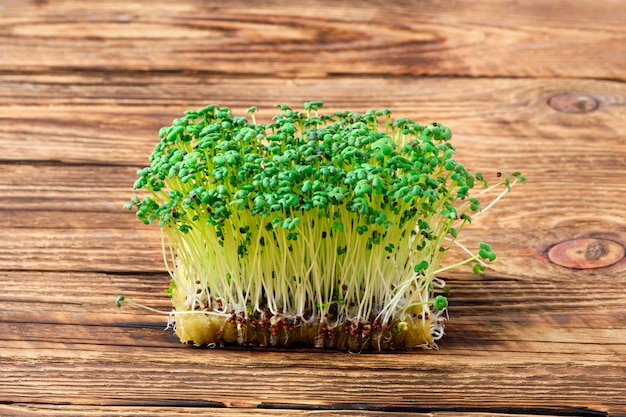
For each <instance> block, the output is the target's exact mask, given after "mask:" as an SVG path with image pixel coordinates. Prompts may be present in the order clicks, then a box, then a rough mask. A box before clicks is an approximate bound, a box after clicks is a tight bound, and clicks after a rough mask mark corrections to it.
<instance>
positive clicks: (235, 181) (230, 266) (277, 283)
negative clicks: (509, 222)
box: [117, 101, 524, 337]
mask: <svg viewBox="0 0 626 417" xmlns="http://www.w3.org/2000/svg"><path fill="white" fill-rule="evenodd" d="M322 105H323V103H322V102H318V101H314V102H308V103H305V104H304V111H297V110H294V109H292V108H290V107H289V106H286V105H278V107H279V108H280V112H279V113H278V114H276V115H275V116H274V118H273V119H272V121H271V122H270V123H265V124H263V123H257V122H256V120H255V118H254V113H255V112H256V111H257V109H256V107H250V108H248V109H247V110H246V113H247V114H249V115H250V116H251V117H252V121H249V120H248V119H247V118H246V117H240V116H234V115H233V113H232V112H231V110H230V109H229V108H225V107H220V106H218V105H214V104H213V105H209V106H206V107H204V108H202V109H199V110H195V111H187V112H185V114H184V116H183V117H181V118H179V119H176V120H174V121H173V124H172V125H171V126H169V127H164V128H162V129H161V130H160V138H161V141H160V142H159V143H158V144H157V145H156V147H155V148H154V151H153V153H152V155H151V156H150V159H149V161H150V165H149V166H147V167H145V168H142V169H140V170H139V171H138V172H137V174H138V178H137V180H136V181H135V184H134V188H135V189H143V190H144V191H145V192H146V193H147V195H146V196H145V197H143V198H140V197H133V198H132V199H131V201H130V202H128V203H127V204H126V205H125V207H126V208H127V209H131V210H135V211H136V215H137V217H138V218H139V220H141V221H142V222H143V223H145V224H149V223H157V224H158V225H159V226H160V227H161V228H162V229H163V231H164V233H165V234H166V236H167V240H168V242H169V245H170V249H169V252H170V253H171V258H172V260H171V262H172V265H173V268H172V271H171V277H172V285H171V287H170V289H169V292H168V293H169V294H170V295H171V294H172V292H173V291H175V290H178V291H183V292H184V294H185V296H186V300H187V303H186V305H187V307H188V309H189V311H190V312H194V311H197V312H198V313H206V312H207V311H211V312H214V313H216V314H223V315H228V314H230V312H235V314H237V315H240V316H243V317H252V316H255V315H256V316H267V317H279V316H280V317H289V318H290V319H291V320H296V321H297V322H299V323H312V322H315V323H333V322H334V323H360V325H363V324H371V323H377V324H378V325H380V326H386V325H389V324H390V323H392V322H394V323H396V324H395V327H394V329H396V330H394V331H396V332H400V333H402V332H403V331H405V330H406V326H408V324H407V323H406V322H405V321H399V322H398V320H404V319H403V317H405V316H407V314H409V313H411V314H412V315H413V316H416V315H417V313H416V310H415V309H416V308H418V312H419V317H429V316H434V317H437V318H440V317H441V314H442V313H443V311H444V310H446V308H447V306H448V301H447V299H446V298H445V296H444V295H442V294H441V292H442V287H443V283H442V281H440V280H438V279H437V278H436V274H439V273H441V272H443V271H446V270H448V269H450V268H454V267H457V266H460V265H463V264H466V263H471V264H473V271H474V272H475V273H482V272H483V271H484V267H485V266H486V265H487V264H486V263H487V262H491V261H493V260H495V258H496V255H495V253H494V252H493V251H492V249H491V248H490V247H489V245H487V244H486V243H481V244H480V246H479V248H478V252H477V253H476V254H474V253H473V252H472V251H470V250H469V249H467V248H465V247H463V249H464V250H465V251H466V252H467V253H468V258H467V259H465V260H463V261H461V262H459V263H457V264H455V265H451V266H446V267H442V263H443V260H444V258H445V256H446V253H447V252H448V250H449V248H450V247H451V246H452V245H453V244H455V243H456V239H457V236H458V234H459V233H460V232H461V230H462V229H463V227H464V226H465V225H466V224H467V223H469V222H471V219H472V216H475V215H477V214H479V213H481V202H480V200H479V198H481V197H482V196H483V195H485V194H486V193H488V192H489V191H491V190H493V189H496V188H503V189H504V191H503V193H504V192H507V191H508V190H509V189H510V187H511V186H512V185H513V184H514V183H516V182H517V181H523V180H524V178H523V176H522V175H521V174H519V173H514V174H513V175H512V176H508V175H506V174H503V175H502V176H501V177H500V179H499V182H498V183H497V184H494V185H489V184H488V182H487V180H485V179H484V178H483V176H482V175H481V174H480V173H475V174H472V173H470V172H469V171H468V170H467V169H466V168H465V167H464V166H463V165H462V164H460V163H459V162H457V161H455V160H454V159H453V156H454V154H455V149H454V147H453V146H452V145H451V143H450V138H451V136H452V133H451V131H450V129H449V128H448V127H446V126H443V125H441V124H439V123H436V122H433V123H428V124H418V123H415V122H413V121H412V120H411V119H408V118H397V119H395V120H394V119H392V112H391V111H390V110H388V109H383V110H368V111H366V112H365V113H362V114H360V113H355V112H350V111H343V112H336V113H333V114H321V113H320V112H319V110H320V109H321V108H322ZM475 187H482V191H480V192H478V193H473V192H472V190H473V189H474V188H475ZM500 197H501V196H498V197H497V198H496V201H497V199H499V198H500ZM494 202H495V201H494ZM490 207H491V204H489V205H488V206H486V208H490ZM121 301H123V298H122V299H121V300H119V299H118V302H117V303H118V305H119V303H120V302H121ZM441 321H442V320H435V321H434V322H433V323H434V325H433V333H434V334H436V335H437V336H438V337H440V336H441V335H442V334H443V328H442V325H441ZM397 323H400V324H397ZM320 332H321V330H320ZM322 336H323V335H322Z"/></svg>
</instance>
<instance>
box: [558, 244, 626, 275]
mask: <svg viewBox="0 0 626 417" xmlns="http://www.w3.org/2000/svg"><path fill="white" fill-rule="evenodd" d="M625 253H626V251H625V249H624V246H623V245H622V244H621V243H618V242H615V241H613V240H609V239H600V238H580V239H571V240H565V241H563V242H560V243H557V244H555V245H554V246H552V247H551V248H550V249H549V250H548V259H549V260H550V262H552V263H554V264H556V265H559V266H563V267H565V268H572V269H593V268H604V267H607V266H611V265H614V264H616V263H617V262H619V261H621V260H622V259H623V258H624V256H625Z"/></svg>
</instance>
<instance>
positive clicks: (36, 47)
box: [0, 0, 626, 80]
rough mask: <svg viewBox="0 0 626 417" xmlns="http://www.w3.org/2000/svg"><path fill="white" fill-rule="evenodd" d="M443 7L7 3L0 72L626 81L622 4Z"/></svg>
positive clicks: (116, 0)
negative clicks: (444, 76)
mask: <svg viewBox="0 0 626 417" xmlns="http://www.w3.org/2000/svg"><path fill="white" fill-rule="evenodd" d="M446 6H447V7H441V5H440V3H438V2H436V1H426V2H420V4H419V5H415V4H414V3H413V2H407V1H402V2H394V3H392V4H390V3H388V2H369V3H368V7H363V6H362V4H361V3H360V2H356V1H349V2H342V4H341V5H337V4H336V3H335V2H330V1H325V2H300V3H298V4H297V5H296V4H286V3H284V2H280V1H273V2H264V3H263V4H255V5H254V7H250V5H249V4H248V3H246V2H242V1H237V2H229V3H228V4H215V3H212V4H207V5H202V4H198V3H197V2H191V1H180V2H177V3H175V4H172V3H171V2H167V1H164V0H160V1H152V2H150V3H147V2H142V1H133V2H124V1H120V0H107V1H102V2H99V3H98V8H97V9H94V8H92V7H87V6H86V5H85V4H84V3H83V2H79V1H62V2H46V1H43V2H41V1H37V2H31V3H26V4H24V3H23V2H21V1H16V0H13V1H8V2H7V1H5V2H4V4H3V19H2V22H1V23H0V35H1V36H2V39H3V41H2V43H3V45H2V47H3V56H4V57H5V59H3V60H2V63H1V64H0V70H2V71H18V72H19V71H22V72H23V71H41V70H46V71H47V70H49V69H78V70H93V69H97V70H100V69H105V70H111V71H118V70H124V71H129V70H132V71H148V70H150V71H155V70H156V71H166V72H167V71H169V72H171V71H175V72H196V71H200V72H207V73H226V74H261V75H275V76H281V77H306V76H326V75H336V74H363V75H366V74H395V75H399V74H411V75H424V74H427V75H437V76H439V75H454V76H472V77H494V76H511V77H525V76H531V77H551V76H559V77H580V78H612V79H620V80H624V79H625V78H626V73H625V71H624V67H623V62H624V56H625V55H624V54H625V46H624V45H625V44H626V42H624V40H625V39H626V32H625V31H624V28H623V22H624V20H626V8H625V7H624V5H623V4H622V3H620V2H610V1H601V2H598V1H590V0H585V1H577V2H576V3H572V2H569V1H566V0H559V1H552V2H550V4H546V3H545V2H542V1H540V0H533V1H527V2H524V3H523V4H520V3H517V2H507V3H501V2H487V1H485V2H478V3H476V2H471V3H469V2H463V1H455V2H449V3H447V4H446ZM164 11H165V12H164Z"/></svg>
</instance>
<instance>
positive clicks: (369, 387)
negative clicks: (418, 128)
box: [0, 0, 626, 417]
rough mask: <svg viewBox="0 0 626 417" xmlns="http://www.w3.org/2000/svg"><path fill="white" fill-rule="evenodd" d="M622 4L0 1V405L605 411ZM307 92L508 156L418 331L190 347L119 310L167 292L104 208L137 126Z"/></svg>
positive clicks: (625, 218)
mask: <svg viewBox="0 0 626 417" xmlns="http://www.w3.org/2000/svg"><path fill="white" fill-rule="evenodd" d="M625 23H626V3H625V2H621V1H611V0H594V1H585V0H577V1H570V0H552V1H549V0H529V1H519V2H516V1H496V0H475V1H445V2H444V1H435V0H427V1H368V2H360V1H353V0H350V1H344V2H330V1H321V2H320V1H315V2H313V1H310V2H286V1H284V2H279V1H273V2H265V1H262V2H244V1H229V2H214V1H207V2H202V1H193V0H178V1H176V2H171V1H164V0H154V1H138V0H125V1H121V0H120V1H110V0H100V1H97V2H86V1H77V0H75V1H55V0H49V1H46V0H31V1H24V0H19V1H18V0H0V169H1V173H2V174H1V175H0V226H1V227H0V288H1V291H0V415H3V416H30V415H40V414H46V415H68V416H69V415H162V416H166V415H167V416H169V415H216V416H243V415H259V416H283V415H298V416H305V415H320V416H339V415H348V416H351V415H361V416H374V415H398V416H405V417H406V416H418V415H436V416H442V417H443V416H446V417H448V416H470V415H474V416H485V415H518V416H522V415H525V416H536V415H554V416H557V415H558V416H603V415H626V381H625V380H626V261H625V260H624V256H623V250H624V246H625V245H626V213H625V205H626V204H625V203H626V194H625V193H626V84H625V82H626V29H625ZM314 99H320V100H324V101H325V102H326V106H325V107H326V108H328V109H348V108H349V109H351V110H366V109H368V108H382V107H390V108H393V109H394V110H395V112H396V113H397V114H398V115H404V116H409V117H412V118H414V119H416V120H420V121H431V120H437V121H440V122H443V123H445V124H447V125H448V126H450V127H451V128H452V129H453V132H454V134H455V138H454V141H455V142H454V143H455V144H456V147H457V149H458V151H459V152H458V156H459V159H460V160H461V161H462V162H463V163H464V164H465V165H466V166H467V167H468V168H470V169H471V170H480V171H481V172H483V173H484V174H485V175H486V176H487V177H488V178H493V176H495V173H496V172H497V171H499V170H507V171H517V170H518V171H523V172H524V173H525V174H526V175H527V178H528V184H527V185H526V186H523V187H519V188H517V189H515V190H514V192H513V193H511V194H509V195H507V197H506V198H505V199H504V200H502V201H501V202H500V203H499V205H498V206H496V208H495V209H494V210H493V211H490V213H489V214H488V215H485V216H484V217H480V218H477V219H476V221H475V222H474V225H473V226H472V228H471V229H470V228H468V229H466V230H465V231H466V232H467V233H466V234H465V237H464V238H463V240H464V242H466V243H467V244H468V245H472V244H475V243H476V242H478V241H481V240H484V241H488V242H490V243H492V247H494V249H495V251H496V252H497V253H498V255H499V259H498V262H497V263H496V264H495V265H494V267H493V268H492V269H489V270H488V271H487V273H486V274H485V275H484V276H480V277H477V276H474V275H472V274H471V272H470V271H469V270H465V269H463V268H461V269H459V270H456V271H454V272H451V273H449V274H447V275H446V276H445V277H444V278H446V279H447V282H448V286H449V287H450V288H451V289H452V293H451V296H450V309H449V314H450V321H449V323H448V324H447V327H446V336H445V337H444V338H443V339H442V341H441V342H440V349H439V350H436V351H412V352H409V353H394V354H362V355H349V354H346V353H342V352H323V351H316V350H296V351H273V352H265V351H259V350H254V349H252V350H242V349H222V350H209V349H196V348H192V347H189V346H184V345H181V344H180V343H179V342H178V340H177V339H176V337H175V336H174V335H173V334H172V333H171V332H170V331H164V328H165V321H164V319H163V318H162V317H156V316H152V315H149V314H146V313H144V312H142V311H137V310H133V309H130V308H124V309H121V310H120V309H117V308H116V307H115V305H114V300H115V297H116V296H117V295H118V294H125V295H126V296H128V297H132V298H133V299H134V300H136V301H139V302H145V303H147V304H149V305H152V306H156V307H161V308H167V307H168V300H167V298H166V297H164V294H163V289H164V288H165V287H166V286H167V281H168V278H167V274H166V272H165V269H164V267H163V265H162V259H161V253H160V237H159V232H158V230H156V228H154V227H145V226H143V225H141V224H140V223H139V222H138V221H137V220H136V219H135V218H134V216H133V215H132V214H129V213H128V212H124V211H123V210H122V209H121V207H122V204H123V203H124V202H125V201H126V200H127V199H129V198H130V196H131V195H132V193H133V192H132V183H133V181H134V179H135V171H136V169H137V168H139V167H142V166H144V165H145V164H146V163H147V156H148V154H149V153H150V151H151V150H152V147H153V145H154V143H155V142H156V139H157V131H158V129H159V128H160V127H161V126H164V125H169V123H170V122H171V120H172V119H173V118H175V117H178V116H179V115H180V114H181V113H182V111H184V110H186V109H188V108H196V107H199V106H204V105H205V104H208V103H209V102H216V103H219V104H221V105H225V106H230V107H232V108H233V109H234V110H235V111H236V112H238V111H242V110H243V109H244V108H246V107H248V106H250V105H257V106H258V107H259V108H260V109H261V113H260V116H259V117H260V118H261V119H262V118H263V117H267V118H269V117H270V115H271V114H273V112H274V109H273V107H272V106H273V105H274V104H276V103H278V102H282V103H287V104H290V105H292V106H299V105H300V104H301V103H302V102H303V101H307V100H314ZM568 240H573V243H572V245H573V246H572V247H571V248H570V249H569V250H568V251H558V250H556V249H554V248H553V246H554V245H555V244H558V243H560V242H564V241H568ZM576 244H578V246H576ZM557 249H558V247H557Z"/></svg>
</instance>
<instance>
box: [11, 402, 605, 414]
mask: <svg viewBox="0 0 626 417" xmlns="http://www.w3.org/2000/svg"><path fill="white" fill-rule="evenodd" d="M512 411H513V410H504V412H501V413H499V412H472V411H460V410H456V411H435V412H429V413H415V412H410V411H409V412H393V415H394V416H397V417H509V416H510V415H511V412H512ZM532 411H540V412H542V413H541V415H543V416H546V417H556V416H557V415H556V414H545V413H544V412H545V411H547V410H527V412H532ZM553 411H557V410H553ZM582 411H583V410H581V412H582ZM0 412H2V415H3V416H6V417H29V416H36V415H41V414H47V415H55V416H67V415H69V416H75V415H81V416H86V417H89V416H111V415H115V416H121V417H123V416H137V415H145V414H146V413H149V414H150V415H151V416H155V417H159V416H172V415H177V416H178V415H180V416H202V417H204V416H206V415H207V413H210V415H211V416H216V417H220V416H229V417H251V416H252V417H253V416H259V417H261V416H281V417H282V416H318V417H341V416H347V417H350V416H360V417H368V416H380V415H381V412H386V411H368V410H362V409H360V410H339V411H329V410H321V409H315V410H297V409H293V408H292V409H289V410H285V409H263V408H244V407H241V408H218V407H200V406H197V405H191V406H189V407H185V406H184V405H180V406H152V405H144V406H141V405H137V406H109V407H105V408H103V409H101V410H94V409H93V408H92V407H89V406H76V405H54V404H50V405H48V404H27V405H24V404H15V405H1V404H0ZM536 415H537V414H517V413H516V414H515V416H516V417H531V416H536ZM598 415H600V416H602V415H605V414H604V413H598Z"/></svg>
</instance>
